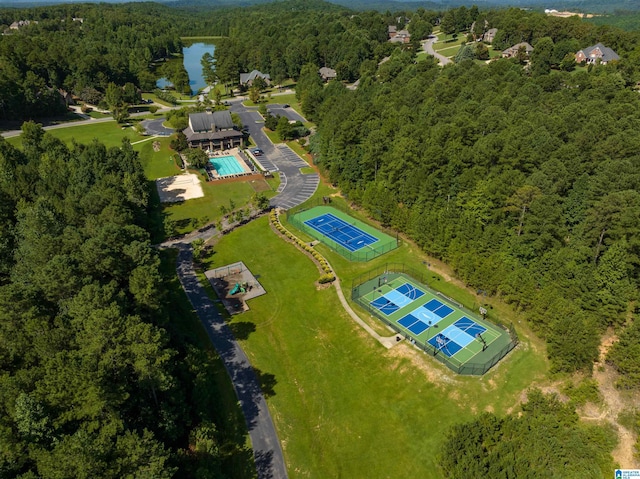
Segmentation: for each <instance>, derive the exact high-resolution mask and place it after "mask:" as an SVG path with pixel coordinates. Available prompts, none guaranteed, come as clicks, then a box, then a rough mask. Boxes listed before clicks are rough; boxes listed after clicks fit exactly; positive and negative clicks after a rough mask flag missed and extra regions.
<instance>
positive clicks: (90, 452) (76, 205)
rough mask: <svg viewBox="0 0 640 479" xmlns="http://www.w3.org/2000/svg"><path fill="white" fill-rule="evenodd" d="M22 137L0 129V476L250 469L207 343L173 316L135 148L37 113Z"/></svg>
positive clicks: (209, 473) (199, 473)
mask: <svg viewBox="0 0 640 479" xmlns="http://www.w3.org/2000/svg"><path fill="white" fill-rule="evenodd" d="M22 146H23V147H22V149H21V150H18V149H16V148H13V147H12V146H11V145H9V144H8V143H7V142H6V141H5V140H4V139H3V138H0V171H2V175H1V177H0V208H1V209H0V343H1V344H2V348H0V369H1V370H2V374H1V375H0V411H1V413H0V449H1V450H2V454H1V455H0V476H1V477H23V478H26V477H29V478H31V477H33V478H35V477H40V478H59V477H78V478H80V477H85V478H114V479H115V478H123V477H154V478H169V477H207V478H216V477H228V476H227V475H226V473H224V474H223V471H224V470H225V466H224V464H225V461H227V462H229V461H233V457H234V456H235V457H241V458H242V464H244V466H239V465H238V464H236V469H238V468H241V467H251V459H250V458H251V455H250V454H246V451H245V450H244V449H243V448H242V447H240V449H237V447H236V446H234V443H233V442H232V441H228V440H227V437H228V436H227V435H226V433H225V434H223V433H222V431H224V429H225V428H226V427H228V424H222V426H219V424H220V418H217V417H216V412H215V411H216V404H217V400H216V397H217V396H218V395H219V391H218V390H217V389H216V388H215V386H213V384H214V381H213V379H212V377H211V374H212V372H211V365H210V363H209V361H208V360H207V358H206V354H205V353H204V351H202V350H200V349H199V348H200V347H201V346H200V345H198V346H196V343H194V341H193V340H192V339H190V338H189V337H188V335H185V334H184V331H181V330H180V328H179V327H178V320H179V318H180V316H179V314H183V315H188V314H190V312H189V311H190V310H186V311H180V310H179V308H177V306H176V304H177V303H179V301H176V298H175V297H173V296H172V294H173V293H171V291H170V290H169V289H168V288H167V287H166V285H167V284H169V283H170V282H171V281H172V280H171V279H170V278H171V277H172V276H173V274H174V271H169V276H167V273H166V272H164V271H162V269H161V268H160V259H159V257H158V253H157V251H156V250H155V249H153V248H152V247H151V245H150V241H149V233H148V231H147V229H146V228H147V213H148V212H147V208H148V201H149V192H148V190H147V182H146V180H145V178H144V174H143V171H142V168H141V166H140V163H139V161H138V156H137V153H136V152H134V151H133V149H132V147H131V145H130V144H129V143H128V142H127V141H124V142H123V144H122V146H121V147H120V148H111V149H106V148H105V147H104V146H103V145H101V144H99V143H97V142H94V143H92V144H89V145H75V146H74V147H73V148H71V149H69V148H67V147H66V146H65V145H64V144H63V143H61V142H60V140H57V139H55V138H53V137H51V136H49V135H48V134H44V132H43V130H42V129H41V128H40V127H39V126H37V125H35V124H34V123H25V125H24V126H23V136H22ZM174 282H175V280H174ZM224 419H225V421H227V422H228V421H229V418H224ZM221 448H224V452H221Z"/></svg>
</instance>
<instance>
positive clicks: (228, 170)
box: [209, 156, 245, 176]
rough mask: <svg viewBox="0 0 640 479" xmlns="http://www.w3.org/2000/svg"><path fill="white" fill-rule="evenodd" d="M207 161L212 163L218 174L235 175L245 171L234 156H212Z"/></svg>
mask: <svg viewBox="0 0 640 479" xmlns="http://www.w3.org/2000/svg"><path fill="white" fill-rule="evenodd" d="M209 163H211V164H212V165H213V167H214V168H215V169H216V171H217V172H218V174H219V175H220V176H227V175H237V174H239V173H244V172H245V171H244V168H242V166H241V165H240V163H238V160H237V159H236V157H235V156H214V157H213V158H209Z"/></svg>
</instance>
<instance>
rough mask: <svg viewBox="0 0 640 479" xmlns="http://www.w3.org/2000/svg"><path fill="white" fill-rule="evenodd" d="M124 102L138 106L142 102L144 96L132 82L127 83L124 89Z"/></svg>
mask: <svg viewBox="0 0 640 479" xmlns="http://www.w3.org/2000/svg"><path fill="white" fill-rule="evenodd" d="M122 90H123V92H122V100H123V101H124V103H129V104H130V105H137V104H138V103H140V101H142V95H141V94H140V90H139V89H138V88H137V87H136V86H135V85H134V84H133V83H131V82H127V83H125V84H124V87H123V88H122Z"/></svg>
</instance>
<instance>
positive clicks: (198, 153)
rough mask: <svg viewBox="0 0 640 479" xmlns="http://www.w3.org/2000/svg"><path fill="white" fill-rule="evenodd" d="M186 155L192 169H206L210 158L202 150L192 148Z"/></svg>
mask: <svg viewBox="0 0 640 479" xmlns="http://www.w3.org/2000/svg"><path fill="white" fill-rule="evenodd" d="M184 155H185V156H186V157H187V162H188V163H189V166H191V168H204V167H205V166H207V164H208V162H209V156H208V155H207V154H206V153H205V152H204V150H201V149H200V148H190V149H188V150H186V151H185V153H184Z"/></svg>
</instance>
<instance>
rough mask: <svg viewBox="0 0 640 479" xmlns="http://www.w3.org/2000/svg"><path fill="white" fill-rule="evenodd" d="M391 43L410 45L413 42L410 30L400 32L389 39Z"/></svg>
mask: <svg viewBox="0 0 640 479" xmlns="http://www.w3.org/2000/svg"><path fill="white" fill-rule="evenodd" d="M389 41H390V42H391V43H409V42H410V41H411V34H410V33H409V31H408V30H398V31H397V32H396V34H395V35H394V36H393V37H390V38H389Z"/></svg>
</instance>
